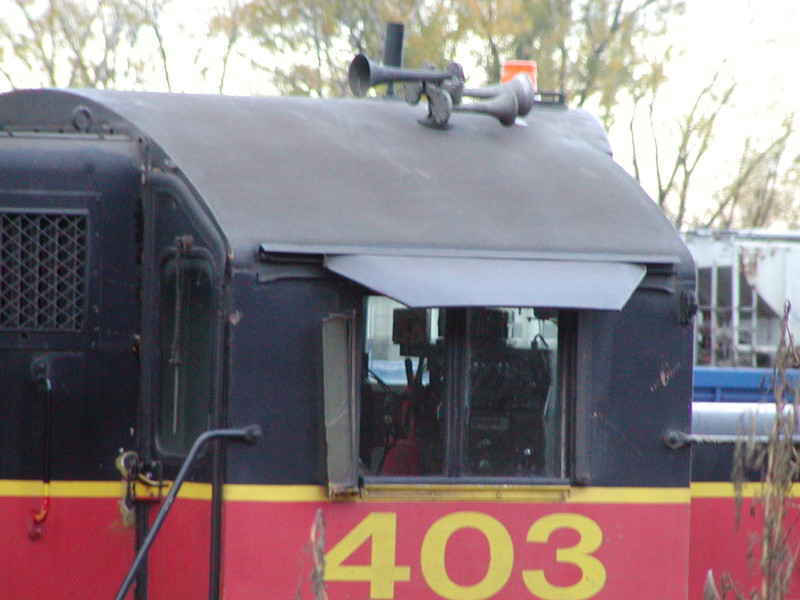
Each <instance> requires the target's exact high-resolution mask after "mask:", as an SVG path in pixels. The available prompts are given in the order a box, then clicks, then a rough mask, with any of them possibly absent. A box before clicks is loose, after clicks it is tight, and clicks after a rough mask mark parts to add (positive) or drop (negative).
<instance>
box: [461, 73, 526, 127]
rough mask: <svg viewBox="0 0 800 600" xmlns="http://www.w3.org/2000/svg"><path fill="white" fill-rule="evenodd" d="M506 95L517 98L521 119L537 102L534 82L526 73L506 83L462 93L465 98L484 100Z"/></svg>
mask: <svg viewBox="0 0 800 600" xmlns="http://www.w3.org/2000/svg"><path fill="white" fill-rule="evenodd" d="M504 93H510V94H512V95H513V96H514V98H516V100H517V110H518V111H519V113H518V114H519V116H520V117H524V116H525V115H527V114H528V113H529V112H531V108H533V105H534V102H535V101H536V100H535V92H534V91H533V82H532V81H531V78H530V77H529V76H528V75H527V74H526V73H517V74H516V75H514V77H512V78H511V79H510V80H509V81H507V82H506V83H501V84H499V85H492V86H489V87H484V88H477V89H465V90H464V91H463V92H462V94H463V95H464V96H469V97H470V98H483V99H490V98H496V97H498V96H500V95H502V94H504Z"/></svg>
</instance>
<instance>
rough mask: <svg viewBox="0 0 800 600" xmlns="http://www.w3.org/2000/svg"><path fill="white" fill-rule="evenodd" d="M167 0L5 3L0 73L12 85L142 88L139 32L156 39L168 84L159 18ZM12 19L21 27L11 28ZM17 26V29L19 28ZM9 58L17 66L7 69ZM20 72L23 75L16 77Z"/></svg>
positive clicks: (143, 63)
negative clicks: (125, 84) (127, 85)
mask: <svg viewBox="0 0 800 600" xmlns="http://www.w3.org/2000/svg"><path fill="white" fill-rule="evenodd" d="M168 2H170V0H134V1H123V0H95V1H94V2H91V1H89V2H86V1H80V0H60V1H57V0H47V1H46V2H40V1H36V0H5V2H3V4H5V5H6V8H7V10H6V15H7V17H6V20H5V21H4V22H2V23H0V34H1V35H2V37H3V38H5V48H4V55H5V57H6V58H7V60H6V61H4V69H3V73H4V76H5V77H6V79H7V80H8V81H9V83H11V85H12V87H14V86H16V85H17V80H18V79H21V78H22V77H24V78H26V79H27V80H28V81H26V82H25V83H26V84H28V85H45V86H53V87H59V86H61V87H99V88H109V87H114V86H116V85H117V84H119V83H120V82H131V83H133V84H141V83H143V82H144V80H145V77H146V72H145V71H146V66H147V62H148V58H147V57H148V55H149V53H146V52H139V53H138V56H142V57H145V58H138V57H137V53H136V52H135V50H136V49H137V47H138V46H139V44H140V41H141V40H140V34H141V33H142V31H143V30H144V29H145V28H150V29H152V30H153V32H154V33H155V35H156V38H157V40H158V46H159V54H160V57H161V59H162V67H163V72H164V76H165V78H166V80H167V84H168V85H169V74H168V71H167V68H166V64H167V63H166V54H165V51H164V44H163V37H162V36H161V33H160V29H159V25H158V17H159V14H160V12H161V10H162V9H163V7H164V6H165V5H166V4H167V3H168ZM12 19H16V20H18V21H19V25H15V26H14V27H12V26H11V25H10V23H11V21H12ZM20 25H21V26H20ZM10 58H13V60H14V61H15V62H16V66H12V65H9V62H10V61H8V59H10ZM15 72H20V73H21V76H18V75H16V74H14V73H15Z"/></svg>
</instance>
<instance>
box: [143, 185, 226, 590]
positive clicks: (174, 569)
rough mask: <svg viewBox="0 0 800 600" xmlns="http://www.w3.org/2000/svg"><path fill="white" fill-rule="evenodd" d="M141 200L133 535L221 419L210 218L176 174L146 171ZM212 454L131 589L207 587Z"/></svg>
mask: <svg viewBox="0 0 800 600" xmlns="http://www.w3.org/2000/svg"><path fill="white" fill-rule="evenodd" d="M147 203H148V209H149V210H147V211H146V212H145V254H144V255H145V269H144V273H145V285H144V286H143V301H144V302H143V318H144V322H145V326H144V334H143V354H144V357H145V360H144V363H145V365H144V368H143V380H142V389H143V394H142V403H141V410H140V422H141V425H142V427H141V429H142V431H143V435H142V437H141V439H140V440H139V448H138V465H139V470H140V472H144V473H145V475H146V476H145V477H140V478H139V481H138V482H137V487H136V490H137V492H136V496H137V497H136V513H137V540H138V543H139V544H141V542H142V540H143V539H144V536H146V534H147V532H148V530H149V526H150V523H152V519H153V518H154V516H155V514H156V512H157V510H158V508H159V507H160V502H161V501H162V499H163V497H164V496H165V494H166V491H167V490H168V488H169V483H170V482H171V481H172V480H173V479H174V478H175V476H176V474H177V472H178V470H179V469H180V467H181V465H182V463H183V461H184V459H185V457H186V456H187V454H188V453H189V450H190V449H191V447H192V444H193V443H194V441H195V439H196V438H197V437H198V436H199V435H200V434H201V433H203V432H204V431H207V430H208V429H211V428H214V427H218V426H220V423H221V414H222V410H221V406H220V403H219V401H218V398H220V397H221V389H222V381H223V378H222V371H221V370H222V363H223V361H222V348H223V343H222V338H223V333H224V327H223V321H222V319H221V317H220V315H221V314H222V310H221V306H222V297H223V296H222V294H223V289H224V273H225V269H224V260H225V256H226V254H225V252H224V244H223V242H222V239H221V238H220V236H219V235H218V234H217V230H216V228H215V227H214V225H213V223H212V222H211V221H210V220H209V218H208V217H207V215H206V213H205V212H204V210H203V209H202V206H201V204H200V202H199V201H198V200H197V198H196V197H195V196H194V195H193V194H192V192H191V191H190V190H189V189H188V188H187V187H186V186H185V185H183V183H182V182H181V181H180V180H179V179H178V178H176V177H173V176H167V175H156V176H153V177H152V179H151V181H150V185H149V189H148V194H147ZM220 461H221V456H220V455H219V452H218V447H217V446H214V445H211V446H209V447H208V448H206V449H205V450H204V451H203V453H202V454H201V455H200V457H199V458H198V460H196V461H195V464H194V465H193V467H192V470H191V471H190V475H189V477H188V479H187V481H186V483H184V485H183V487H182V488H181V491H180V493H179V495H178V498H177V500H176V502H175V503H174V504H173V505H172V508H171V511H170V514H169V516H168V518H167V519H166V520H165V522H164V526H163V527H162V528H161V530H160V531H159V533H158V536H157V537H156V540H155V542H154V544H153V546H152V548H151V549H150V552H149V557H148V563H147V567H146V569H144V570H143V571H142V572H141V573H140V575H139V579H138V583H137V588H138V590H139V591H138V592H137V596H136V597H137V599H139V600H142V599H144V598H148V599H151V600H160V599H168V598H184V599H186V600H192V599H197V600H201V599H203V600H204V599H206V598H209V597H212V598H213V597H216V591H215V589H216V587H217V583H216V581H217V576H218V575H217V574H218V570H219V567H218V565H219V551H218V548H219V544H218V541H217V540H218V539H219V523H220V518H219V511H220V502H221V485H222V480H221V475H220V473H221V468H220V466H219V465H220V464H221V462H220ZM215 477H216V479H215ZM143 482H144V485H142V483H143Z"/></svg>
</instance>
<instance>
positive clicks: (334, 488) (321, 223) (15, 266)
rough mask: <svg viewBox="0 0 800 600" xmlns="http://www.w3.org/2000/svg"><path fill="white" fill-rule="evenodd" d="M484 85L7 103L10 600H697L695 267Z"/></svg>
mask: <svg viewBox="0 0 800 600" xmlns="http://www.w3.org/2000/svg"><path fill="white" fill-rule="evenodd" d="M368 66H371V67H372V70H373V71H375V70H376V69H375V68H374V66H372V65H369V64H368ZM384 74H385V72H384ZM396 76H397V74H396V73H393V72H390V73H389V74H388V75H386V77H387V78H395V77H396ZM409 80H410V81H411V82H412V83H411V84H413V85H419V86H420V88H421V89H422V91H423V92H426V93H427V95H428V96H430V97H434V96H436V94H437V93H438V92H440V91H441V90H442V87H441V86H442V83H443V81H445V79H440V80H427V79H421V78H419V77H418V76H417V75H415V76H414V77H409V78H408V79H406V81H409ZM445 91H447V89H446V88H445ZM506 91H508V88H503V89H502V90H500V92H498V91H497V90H495V91H493V92H491V93H489V94H488V95H489V99H487V100H478V101H477V106H473V107H472V109H469V110H471V111H472V112H486V113H489V114H490V115H494V116H496V117H497V118H498V119H499V120H501V122H503V118H505V121H504V123H505V124H506V125H508V126H506V127H502V126H500V125H499V124H498V123H497V121H496V119H494V118H490V117H489V116H484V115H475V114H461V111H459V110H458V109H459V105H458V103H455V106H454V108H455V109H456V110H454V112H453V114H452V115H450V116H449V120H448V121H447V123H446V126H445V124H443V123H441V122H440V123H435V125H437V126H435V127H423V126H420V124H418V123H417V122H416V121H417V120H418V119H419V120H421V121H423V122H426V121H427V124H428V125H430V124H431V123H430V120H431V118H432V116H433V117H436V116H437V115H439V114H440V113H438V112H437V111H438V110H439V106H438V105H436V103H435V102H432V104H431V106H429V107H428V111H427V112H426V109H425V107H424V106H423V107H417V108H411V107H409V106H407V105H406V104H404V103H402V102H396V101H390V100H370V101H366V100H363V101H359V100H353V99H349V100H348V99H342V100H312V99H301V98H244V97H240V98H234V97H223V96H198V95H166V94H154V93H137V92H115V91H93V90H91V91H90V90H29V91H14V92H10V93H7V94H3V95H0V219H2V233H1V234H0V235H2V241H1V242H0V274H2V276H1V277H0V360H1V361H2V363H3V365H4V367H3V369H2V370H0V389H2V390H3V392H2V394H0V398H2V400H1V401H2V415H3V418H2V420H0V515H2V521H0V536H2V544H0V588H1V589H2V595H3V597H7V598H15V599H18V600H50V599H55V598H59V599H85V598H98V599H99V598H112V597H114V594H115V593H116V594H117V597H118V598H120V597H126V598H135V599H137V600H146V599H154V600H155V599H162V598H187V599H189V598H198V599H199V598H211V599H218V598H225V599H227V600H250V599H256V598H312V597H313V598H323V597H327V598H331V599H334V598H359V599H367V598H374V599H388V598H397V599H403V598H446V599H454V600H455V599H459V600H470V599H476V600H477V599H484V598H503V599H513V598H516V599H527V598H538V599H542V600H556V599H566V598H571V599H588V598H598V599H603V598H606V599H619V598H646V599H658V598H661V599H664V600H675V599H680V598H699V597H700V589H701V586H702V581H701V582H696V581H694V580H691V581H690V578H689V577H690V573H694V572H695V571H697V572H698V573H704V572H705V570H704V569H703V566H704V565H703V564H702V561H703V560H704V558H703V557H700V558H699V559H698V560H699V561H700V562H698V563H697V564H698V565H699V566H698V567H697V569H694V567H693V569H694V570H690V559H692V560H694V559H695V558H697V557H694V556H692V554H691V552H690V543H689V539H690V532H691V527H692V525H693V522H694V521H693V519H694V516H693V510H694V504H693V501H692V490H693V489H694V488H693V487H691V483H690V461H691V451H690V449H689V447H688V446H684V447H681V448H677V449H673V448H670V447H668V446H666V445H665V444H664V443H663V434H664V432H665V431H668V430H674V431H684V432H685V431H688V430H689V427H690V417H691V407H690V404H691V402H690V400H691V395H692V324H691V321H692V315H693V311H694V307H695V306H696V304H695V302H694V296H693V292H694V286H695V279H694V277H695V275H694V266H693V262H692V259H691V256H690V254H689V253H688V251H687V249H686V246H685V245H684V244H683V242H682V241H681V239H680V237H679V236H678V235H677V233H676V232H675V231H674V229H673V228H672V226H671V225H670V224H669V222H668V221H667V220H666V219H665V218H664V216H663V215H662V214H661V212H660V211H659V210H658V208H657V207H656V206H655V204H654V203H653V202H652V201H651V200H650V199H649V198H648V197H647V196H646V194H645V193H644V192H643V191H642V190H641V189H640V187H639V186H638V185H637V184H636V183H635V182H634V181H633V180H632V179H631V178H630V177H629V176H628V175H627V174H625V172H624V171H623V170H622V169H621V168H620V167H619V166H617V165H616V164H615V163H614V161H613V160H612V157H611V152H610V149H609V146H608V142H607V140H606V137H605V134H604V132H603V131H602V128H601V127H600V126H599V124H598V123H597V122H596V121H595V120H594V119H593V118H591V117H589V116H588V115H587V114H586V113H583V112H581V111H577V110H572V109H569V108H567V107H566V106H564V105H563V104H562V103H561V102H559V101H558V98H557V97H555V96H552V97H551V96H545V95H541V94H537V95H534V96H533V97H532V98H530V106H529V107H528V109H529V112H528V113H527V115H526V116H524V117H523V116H520V115H519V114H518V113H519V101H518V100H515V104H514V106H513V111H514V112H513V113H512V115H511V118H509V117H508V115H507V112H504V111H507V110H508V107H507V106H505V107H503V106H501V107H499V108H498V102H497V100H498V98H497V96H499V95H501V94H505V92H506ZM451 100H452V98H451ZM502 100H503V101H504V102H505V101H508V99H507V98H502ZM509 102H510V101H509ZM461 108H463V106H462V107H461ZM498 111H501V114H500V116H498V114H497V112H498ZM259 430H260V433H261V435H260V436H258V433H259ZM256 438H257V439H256ZM198 440H199V441H200V442H206V441H207V442H208V443H204V444H198V443H197V442H198ZM247 442H250V443H247ZM184 479H185V483H183V481H184ZM181 483H183V484H182V485H180V484H181ZM166 509H169V512H168V513H167V512H165V510H166ZM162 524H163V526H162ZM730 526H731V527H732V526H733V524H732V523H731V524H730ZM156 532H157V535H156ZM151 543H152V545H151ZM132 565H133V566H134V567H135V568H132ZM128 584H131V585H130V587H129V585H128Z"/></svg>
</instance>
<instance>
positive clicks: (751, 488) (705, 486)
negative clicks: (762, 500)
mask: <svg viewBox="0 0 800 600" xmlns="http://www.w3.org/2000/svg"><path fill="white" fill-rule="evenodd" d="M762 487H763V484H761V483H756V482H747V483H744V484H743V485H742V497H743V498H757V497H758V496H760V495H761V491H762ZM691 489H692V498H734V497H735V496H736V490H735V488H734V486H733V483H731V482H730V481H720V482H698V483H692V488H691ZM791 495H792V497H800V483H795V484H794V485H792V491H791Z"/></svg>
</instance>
